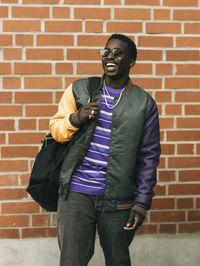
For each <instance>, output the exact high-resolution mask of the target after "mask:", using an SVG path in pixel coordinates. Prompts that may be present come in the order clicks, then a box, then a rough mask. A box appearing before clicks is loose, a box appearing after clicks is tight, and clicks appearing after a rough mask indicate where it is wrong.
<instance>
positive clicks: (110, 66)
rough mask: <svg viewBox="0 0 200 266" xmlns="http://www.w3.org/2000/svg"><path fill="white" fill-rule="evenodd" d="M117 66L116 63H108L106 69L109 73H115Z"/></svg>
mask: <svg viewBox="0 0 200 266" xmlns="http://www.w3.org/2000/svg"><path fill="white" fill-rule="evenodd" d="M116 67H117V65H116V64H114V63H107V64H106V68H107V70H108V71H114V70H115V69H116Z"/></svg>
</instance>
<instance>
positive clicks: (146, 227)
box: [137, 224, 157, 235]
mask: <svg viewBox="0 0 200 266" xmlns="http://www.w3.org/2000/svg"><path fill="white" fill-rule="evenodd" d="M156 232H157V226H156V225H155V224H143V225H142V226H141V227H140V228H139V229H138V230H137V235H144V234H148V235H149V234H156Z"/></svg>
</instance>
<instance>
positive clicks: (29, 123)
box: [19, 119, 36, 130]
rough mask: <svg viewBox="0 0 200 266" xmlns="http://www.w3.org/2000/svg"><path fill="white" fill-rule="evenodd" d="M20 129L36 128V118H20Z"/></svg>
mask: <svg viewBox="0 0 200 266" xmlns="http://www.w3.org/2000/svg"><path fill="white" fill-rule="evenodd" d="M19 130H36V120H35V119H20V120H19Z"/></svg>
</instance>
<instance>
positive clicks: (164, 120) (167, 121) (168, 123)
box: [159, 117, 174, 129]
mask: <svg viewBox="0 0 200 266" xmlns="http://www.w3.org/2000/svg"><path fill="white" fill-rule="evenodd" d="M159 122H160V128H161V129H166V128H173V127H174V118H168V117H160V119H159Z"/></svg>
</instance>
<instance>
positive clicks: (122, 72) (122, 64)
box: [102, 39, 135, 80]
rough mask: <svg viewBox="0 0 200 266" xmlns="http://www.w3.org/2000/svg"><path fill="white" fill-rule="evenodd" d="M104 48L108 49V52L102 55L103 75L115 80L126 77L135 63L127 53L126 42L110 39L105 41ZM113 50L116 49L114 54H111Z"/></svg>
mask: <svg viewBox="0 0 200 266" xmlns="http://www.w3.org/2000/svg"><path fill="white" fill-rule="evenodd" d="M105 49H106V50H107V51H108V52H107V53H108V54H107V55H105V56H103V57H102V65H103V69H104V72H105V75H106V76H107V77H109V78H111V79H115V80H117V79H120V78H123V77H127V76H128V74H129V71H130V68H131V67H132V66H134V63H135V61H134V59H133V58H131V57H130V55H129V49H128V44H127V43H126V42H124V41H123V40H120V39H112V40H110V41H108V42H107V44H106V46H105ZM115 49H117V50H115ZM113 50H115V51H116V55H113V54H112V51H113ZM118 54H119V55H118Z"/></svg>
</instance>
